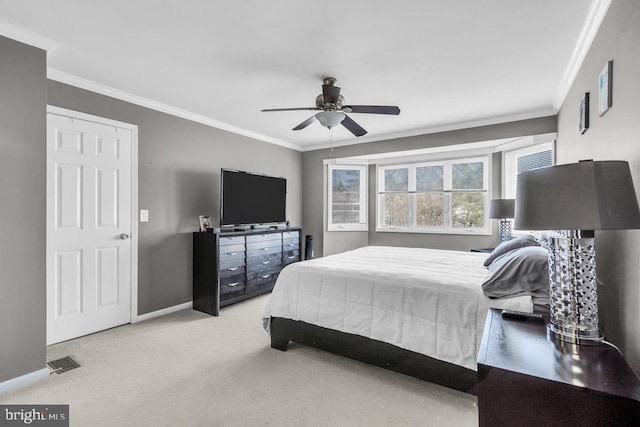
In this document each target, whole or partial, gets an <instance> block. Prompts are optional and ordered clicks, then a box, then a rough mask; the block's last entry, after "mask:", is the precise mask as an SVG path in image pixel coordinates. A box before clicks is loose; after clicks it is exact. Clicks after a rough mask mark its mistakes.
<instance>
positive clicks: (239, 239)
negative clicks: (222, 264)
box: [220, 236, 245, 246]
mask: <svg viewBox="0 0 640 427" xmlns="http://www.w3.org/2000/svg"><path fill="white" fill-rule="evenodd" d="M244 243H245V240H244V236H221V237H220V246H229V245H238V244H240V245H244Z"/></svg>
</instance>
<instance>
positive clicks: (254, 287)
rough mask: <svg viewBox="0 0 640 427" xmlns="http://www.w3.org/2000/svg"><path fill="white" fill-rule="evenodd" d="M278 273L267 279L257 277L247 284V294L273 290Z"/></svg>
mask: <svg viewBox="0 0 640 427" xmlns="http://www.w3.org/2000/svg"><path fill="white" fill-rule="evenodd" d="M277 278H278V273H275V274H272V275H270V276H269V277H258V278H255V279H252V280H249V281H248V282H247V292H250V293H258V292H268V291H270V290H272V289H273V287H274V286H275V284H276V279H277Z"/></svg>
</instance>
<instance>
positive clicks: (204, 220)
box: [198, 215, 211, 233]
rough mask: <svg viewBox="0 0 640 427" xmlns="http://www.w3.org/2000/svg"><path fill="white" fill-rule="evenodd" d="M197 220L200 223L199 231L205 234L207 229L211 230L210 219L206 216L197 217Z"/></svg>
mask: <svg viewBox="0 0 640 427" xmlns="http://www.w3.org/2000/svg"><path fill="white" fill-rule="evenodd" d="M198 220H199V221H200V231H201V232H203V233H204V232H206V231H207V228H211V218H210V217H209V216H208V215H199V216H198Z"/></svg>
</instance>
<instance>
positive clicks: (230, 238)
mask: <svg viewBox="0 0 640 427" xmlns="http://www.w3.org/2000/svg"><path fill="white" fill-rule="evenodd" d="M227 239H229V240H236V239H237V237H227Z"/></svg>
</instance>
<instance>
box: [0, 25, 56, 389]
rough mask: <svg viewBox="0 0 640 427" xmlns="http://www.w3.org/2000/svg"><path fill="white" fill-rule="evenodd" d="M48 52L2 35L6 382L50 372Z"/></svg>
mask: <svg viewBox="0 0 640 427" xmlns="http://www.w3.org/2000/svg"><path fill="white" fill-rule="evenodd" d="M46 90H47V89H46V55H45V52H44V51H43V50H40V49H36V48H34V47H31V46H27V45H24V44H22V43H19V42H16V41H14V40H10V39H7V38H5V37H1V36H0V147H1V148H2V151H1V155H0V171H1V172H2V175H1V178H0V197H1V198H2V202H1V203H0V219H1V221H0V272H1V277H0V280H1V282H0V382H2V381H6V380H9V379H11V378H15V377H18V376H21V375H24V374H27V373H30V372H34V371H37V370H40V369H44V368H45V367H46V359H45V348H46V347H45V345H46V336H45V334H46V317H45V315H46V308H45V239H44V236H45V235H46V224H45V204H46V197H45V192H46V154H47V153H46V144H45V140H46V139H45V138H46V136H45V135H46V121H45V108H46V96H47V92H46Z"/></svg>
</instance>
